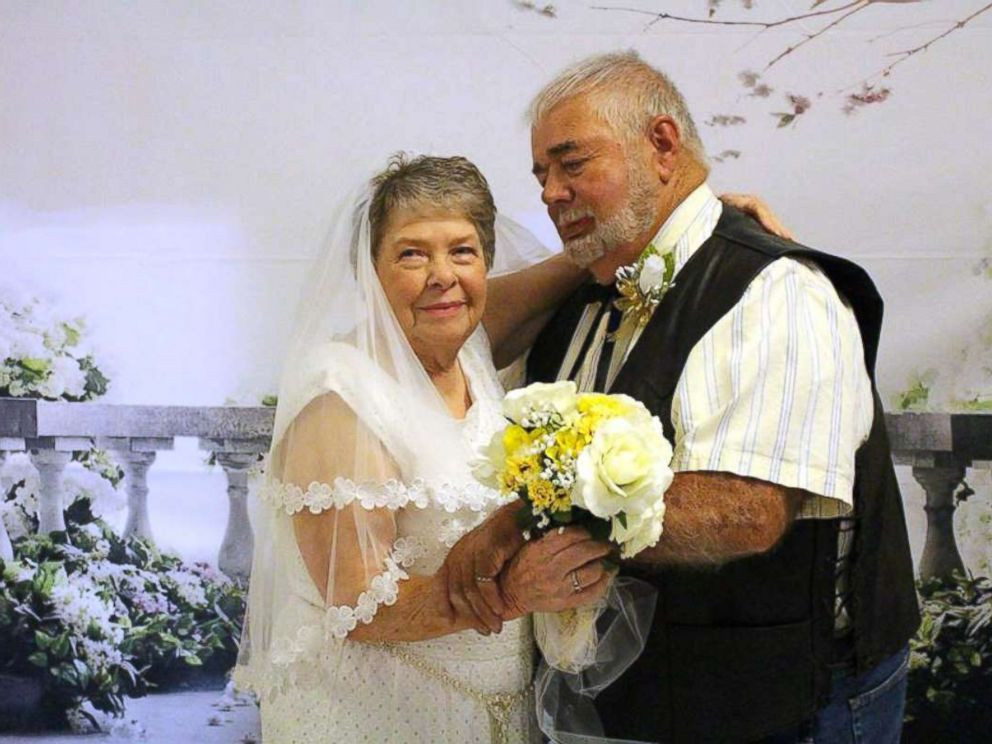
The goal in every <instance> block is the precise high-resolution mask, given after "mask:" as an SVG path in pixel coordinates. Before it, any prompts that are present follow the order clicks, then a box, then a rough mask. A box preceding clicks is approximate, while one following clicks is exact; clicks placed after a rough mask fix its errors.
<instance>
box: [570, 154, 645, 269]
mask: <svg viewBox="0 0 992 744" xmlns="http://www.w3.org/2000/svg"><path fill="white" fill-rule="evenodd" d="M628 182H629V183H630V196H629V197H628V199H627V202H626V203H625V204H624V205H623V207H621V208H620V210H619V211H618V212H617V213H616V214H614V215H613V216H612V217H610V218H608V219H606V220H603V221H602V222H600V221H598V220H597V225H596V228H595V229H594V230H593V231H592V232H591V233H589V234H588V235H583V236H582V237H579V238H575V239H574V240H569V241H567V242H566V243H565V244H564V250H565V255H567V256H568V257H569V259H570V260H571V261H572V263H574V264H575V265H577V266H579V267H580V268H583V269H585V268H588V267H589V266H590V265H591V264H593V263H595V262H596V261H598V260H599V259H601V258H602V257H603V256H605V255H606V254H607V253H610V252H612V251H615V250H616V249H617V248H618V247H619V246H621V245H624V244H625V243H630V242H631V241H633V240H634V239H635V238H636V237H637V236H638V235H640V234H641V233H643V232H644V231H645V230H647V229H648V228H649V227H651V225H652V224H653V223H654V218H655V214H654V205H655V201H656V196H657V193H658V186H657V184H656V183H655V182H654V181H653V180H652V179H651V178H650V175H649V174H646V173H645V172H644V171H639V170H638V169H636V168H631V169H630V170H629V174H628Z"/></svg>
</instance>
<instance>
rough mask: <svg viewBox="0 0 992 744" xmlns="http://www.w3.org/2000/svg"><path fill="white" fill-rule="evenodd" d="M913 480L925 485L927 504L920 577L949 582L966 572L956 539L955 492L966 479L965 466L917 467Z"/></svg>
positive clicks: (914, 470) (914, 469) (914, 468)
mask: <svg viewBox="0 0 992 744" xmlns="http://www.w3.org/2000/svg"><path fill="white" fill-rule="evenodd" d="M913 478H914V479H915V480H916V482H917V483H919V484H920V485H921V486H923V490H924V491H926V495H927V501H926V506H924V507H923V508H924V510H925V511H926V513H927V536H926V542H925V543H924V546H923V557H922V558H921V559H920V578H921V579H931V578H940V579H947V578H950V577H951V574H952V573H953V572H955V571H959V572H962V573H963V572H964V563H963V562H962V560H961V555H960V553H958V546H957V542H956V541H955V539H954V509H955V508H956V506H957V505H956V504H955V503H954V491H955V490H956V489H957V487H958V486H959V485H961V482H962V481H963V480H964V466H963V465H960V464H946V465H940V466H935V467H921V466H914V467H913Z"/></svg>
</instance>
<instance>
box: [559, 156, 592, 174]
mask: <svg viewBox="0 0 992 744" xmlns="http://www.w3.org/2000/svg"><path fill="white" fill-rule="evenodd" d="M585 163H586V158H577V159H575V160H563V161H561V167H562V168H563V169H564V170H565V172H566V173H568V174H570V175H574V174H576V173H578V172H579V171H581V170H582V166H583V165H585Z"/></svg>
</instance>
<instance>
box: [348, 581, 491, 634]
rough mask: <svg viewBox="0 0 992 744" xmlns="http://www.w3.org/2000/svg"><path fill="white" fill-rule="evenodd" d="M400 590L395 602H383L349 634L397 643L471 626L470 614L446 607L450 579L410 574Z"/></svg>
mask: <svg viewBox="0 0 992 744" xmlns="http://www.w3.org/2000/svg"><path fill="white" fill-rule="evenodd" d="M399 587H400V589H399V594H398V596H397V599H396V602H395V603H394V604H392V605H381V606H380V607H379V609H378V610H377V611H376V613H375V617H374V618H373V619H372V622H371V623H369V624H368V625H365V624H363V623H359V624H358V626H357V627H356V628H355V629H354V630H353V631H351V632H350V633H349V634H348V638H350V639H351V640H353V641H360V642H363V643H397V642H400V643H402V642H409V641H423V640H427V639H428V638H437V637H438V636H443V635H448V634H449V633H457V632H459V631H462V630H470V629H471V628H472V627H473V624H472V622H471V621H470V620H469V618H466V617H461V616H459V615H457V614H456V615H455V617H454V619H451V616H450V614H448V613H445V612H444V610H443V608H444V606H445V605H446V604H447V602H448V591H447V582H446V581H441V579H440V578H439V577H438V576H437V575H436V574H435V575H432V576H410V578H409V579H406V580H404V581H402V582H400V585H399Z"/></svg>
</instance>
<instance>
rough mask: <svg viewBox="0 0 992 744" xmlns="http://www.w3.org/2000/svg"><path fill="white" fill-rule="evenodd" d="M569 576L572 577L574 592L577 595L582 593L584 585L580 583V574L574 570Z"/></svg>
mask: <svg viewBox="0 0 992 744" xmlns="http://www.w3.org/2000/svg"><path fill="white" fill-rule="evenodd" d="M569 576H571V577H572V591H573V592H575V593H576V594H578V593H579V592H581V591H582V584H580V583H579V574H578V572H577V571H576V570H575V569H574V568H573V569H572V572H571V573H570V574H569Z"/></svg>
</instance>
